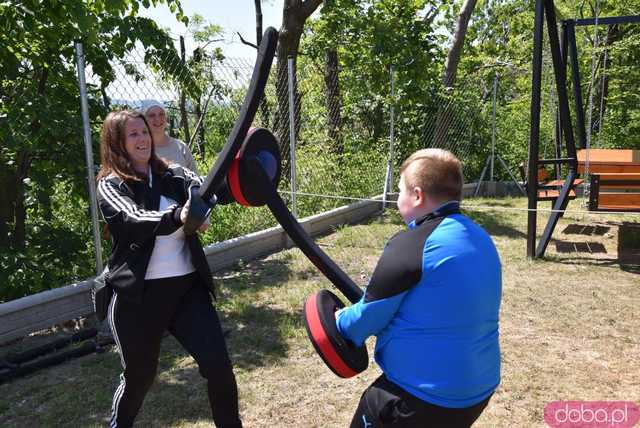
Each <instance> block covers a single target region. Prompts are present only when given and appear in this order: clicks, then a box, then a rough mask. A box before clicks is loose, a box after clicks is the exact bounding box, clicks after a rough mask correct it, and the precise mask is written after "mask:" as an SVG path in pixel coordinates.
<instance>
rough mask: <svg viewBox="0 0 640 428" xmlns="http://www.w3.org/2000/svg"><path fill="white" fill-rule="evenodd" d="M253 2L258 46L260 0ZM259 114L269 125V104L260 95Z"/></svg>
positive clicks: (260, 40)
mask: <svg viewBox="0 0 640 428" xmlns="http://www.w3.org/2000/svg"><path fill="white" fill-rule="evenodd" d="M253 4H254V5H255V8H256V46H260V43H262V33H263V30H262V0H253ZM260 114H261V115H262V121H263V123H264V124H265V125H266V126H269V106H268V105H267V99H266V97H262V100H260Z"/></svg>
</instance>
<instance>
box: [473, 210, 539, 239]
mask: <svg viewBox="0 0 640 428" xmlns="http://www.w3.org/2000/svg"><path fill="white" fill-rule="evenodd" d="M466 214H467V215H468V216H469V218H471V219H472V220H473V221H475V222H476V223H478V224H480V225H481V226H482V227H483V228H484V229H485V230H486V231H487V232H489V234H490V235H494V236H508V237H510V238H520V239H527V234H526V233H524V232H522V231H521V230H518V229H517V228H516V227H514V226H513V225H512V224H509V222H508V220H506V219H504V218H502V217H500V215H496V214H495V213H490V212H484V211H472V210H466Z"/></svg>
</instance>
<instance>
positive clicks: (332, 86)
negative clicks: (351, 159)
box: [324, 49, 344, 154]
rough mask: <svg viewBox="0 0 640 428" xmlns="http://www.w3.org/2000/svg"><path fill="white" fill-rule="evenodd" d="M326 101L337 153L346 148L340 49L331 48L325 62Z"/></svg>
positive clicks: (330, 136) (331, 134) (330, 130)
mask: <svg viewBox="0 0 640 428" xmlns="http://www.w3.org/2000/svg"><path fill="white" fill-rule="evenodd" d="M324 83H325V102H326V107H327V120H328V125H329V138H330V139H331V140H332V141H333V142H334V149H335V151H336V153H339V154H341V153H342V152H343V150H344V143H343V141H342V132H341V127H342V112H341V110H342V102H341V100H340V80H339V75H338V51H337V50H336V49H329V50H327V52H326V54H325V63H324Z"/></svg>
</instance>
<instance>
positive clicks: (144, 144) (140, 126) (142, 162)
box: [124, 118, 152, 173]
mask: <svg viewBox="0 0 640 428" xmlns="http://www.w3.org/2000/svg"><path fill="white" fill-rule="evenodd" d="M151 147H152V143H151V135H149V129H148V128H147V125H146V124H145V123H144V120H142V118H135V119H129V120H127V122H126V123H125V125H124V148H125V150H126V151H127V154H128V155H129V160H130V161H131V163H132V165H133V168H134V169H135V170H136V171H138V172H144V173H146V172H147V169H148V165H149V159H150V158H151Z"/></svg>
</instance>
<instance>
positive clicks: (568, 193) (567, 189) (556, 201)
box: [527, 0, 640, 258]
mask: <svg viewBox="0 0 640 428" xmlns="http://www.w3.org/2000/svg"><path fill="white" fill-rule="evenodd" d="M545 20H546V23H547V31H548V38H549V45H550V49H551V56H552V62H553V72H554V77H555V83H556V93H557V96H558V115H557V124H556V129H557V131H556V141H555V145H556V147H555V157H554V158H550V159H540V157H539V154H540V150H539V149H540V110H541V84H542V44H543V43H542V42H543V31H544V21H545ZM614 24H640V15H632V16H613V17H603V18H599V17H597V18H586V19H570V20H564V21H562V32H561V33H560V35H559V34H558V26H557V21H556V13H555V5H554V3H553V0H536V8H535V26H534V39H533V61H532V65H533V67H532V78H531V122H530V133H529V158H528V163H527V167H528V168H527V183H528V184H527V198H528V221H527V257H530V258H539V257H543V256H544V253H545V251H546V248H547V246H548V244H549V241H550V240H551V235H552V234H553V231H554V229H555V226H556V225H557V223H558V220H559V219H560V217H562V214H563V213H564V211H565V209H566V208H567V204H568V203H569V200H570V199H573V198H575V191H574V188H575V186H576V185H578V184H579V183H581V182H582V180H580V179H579V178H578V177H579V176H580V174H583V175H584V174H587V175H588V174H590V171H589V150H590V149H589V148H588V142H587V134H586V132H585V117H584V116H585V115H584V110H583V107H582V106H583V101H582V93H581V86H580V71H579V66H578V52H577V45H576V35H575V28H576V27H579V26H592V25H614ZM569 60H570V61H571V77H572V82H573V85H572V86H573V95H574V100H575V112H576V125H575V128H576V135H577V140H578V145H579V148H580V149H581V150H580V151H578V150H577V149H576V141H575V137H574V129H573V128H574V127H573V123H572V120H571V111H570V108H569V96H568V90H567V67H568V65H569V62H568V61H569ZM563 140H564V147H563V145H562V142H563ZM611 152H612V155H613V156H612V159H613V158H615V159H618V158H620V155H627V153H622V154H621V153H615V154H614V153H613V152H634V153H630V159H627V157H629V156H623V157H624V162H622V163H619V162H612V163H611V165H608V163H607V161H606V160H605V161H604V162H603V165H604V170H605V171H608V170H609V169H610V167H612V168H613V169H615V170H616V171H618V172H615V173H613V174H607V176H606V178H607V180H609V181H605V182H604V183H606V184H611V182H613V183H614V185H616V186H618V187H619V188H624V186H625V185H626V186H632V187H633V186H635V187H640V156H636V154H637V155H640V151H631V150H623V151H616V150H611ZM635 152H637V153H635ZM585 157H586V158H587V160H586V168H585V161H584V158H585ZM605 157H606V156H605ZM636 157H638V158H637V159H636ZM546 165H553V166H554V167H555V169H556V171H559V170H560V166H562V165H566V166H567V168H566V169H567V174H566V176H565V177H564V179H563V180H557V181H556V182H554V183H553V184H552V185H551V186H550V185H540V184H539V183H538V171H539V168H540V167H541V166H543V167H544V166H546ZM627 167H630V168H631V169H628V168H627ZM636 169H637V170H636ZM591 172H593V173H594V176H597V178H596V182H597V185H596V186H595V189H593V190H595V197H596V199H595V204H594V201H593V200H591V201H590V209H592V210H608V209H607V208H606V207H605V208H603V209H599V200H598V194H599V191H600V189H601V188H602V185H603V184H604V183H603V181H602V180H601V179H600V177H601V176H600V175H599V172H598V171H597V170H596V171H591ZM616 174H617V175H616ZM558 178H559V177H558ZM585 178H587V177H585ZM599 179H600V180H599ZM598 180H599V181H598ZM551 187H552V188H553V189H551ZM550 191H551V192H554V193H555V195H554V198H553V199H552V204H553V210H552V212H551V215H550V216H549V220H548V221H547V225H546V227H545V229H544V231H543V233H542V236H541V237H540V241H539V242H538V245H537V246H536V234H537V232H536V230H537V207H538V201H540V200H549V199H548V198H546V199H545V198H544V197H541V194H542V195H544V194H547V195H548V194H549V192H550ZM556 192H557V193H556ZM611 207H615V209H613V210H615V211H640V203H638V204H637V206H636V204H635V199H634V201H633V202H632V203H629V204H628V205H626V206H623V207H621V206H620V205H612V206H611ZM620 208H622V209H620Z"/></svg>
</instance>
